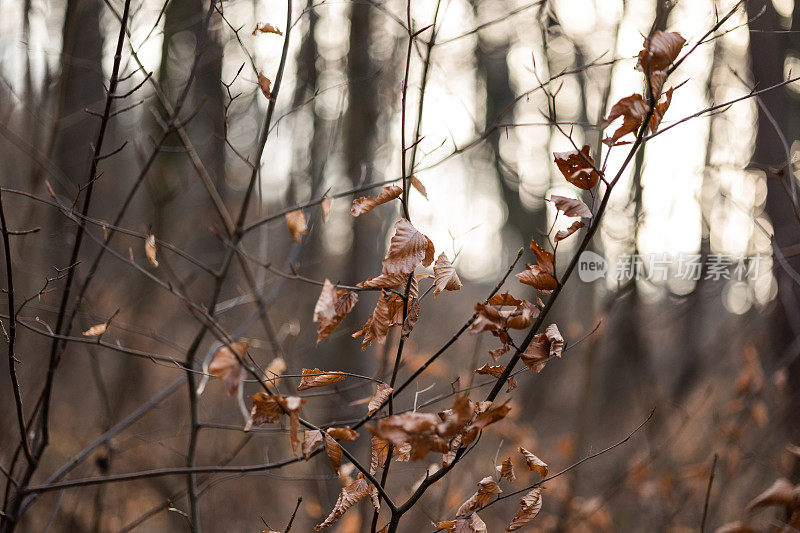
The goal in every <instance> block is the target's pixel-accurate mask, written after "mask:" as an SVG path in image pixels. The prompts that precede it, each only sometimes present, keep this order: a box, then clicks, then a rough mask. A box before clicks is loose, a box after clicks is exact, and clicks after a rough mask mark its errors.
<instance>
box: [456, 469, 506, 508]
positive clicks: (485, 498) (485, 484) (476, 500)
mask: <svg viewBox="0 0 800 533" xmlns="http://www.w3.org/2000/svg"><path fill="white" fill-rule="evenodd" d="M501 492H503V491H502V490H500V487H499V486H498V485H497V482H496V481H495V480H494V479H493V478H492V477H491V476H487V477H485V478H483V479H482V480H480V481H479V482H478V492H476V493H475V494H473V495H472V496H470V498H469V499H468V500H467V501H465V502H464V503H462V504H461V507H459V508H458V511H456V516H457V517H464V516H467V515H469V513H472V512H473V511H475V510H476V509H479V508H481V507H483V506H484V505H486V504H487V503H488V502H489V500H490V499H491V498H492V495H493V494H500V493H501Z"/></svg>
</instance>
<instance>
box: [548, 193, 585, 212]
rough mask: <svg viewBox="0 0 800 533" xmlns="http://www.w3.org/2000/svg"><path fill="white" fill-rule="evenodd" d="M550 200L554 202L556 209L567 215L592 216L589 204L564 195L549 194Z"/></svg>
mask: <svg viewBox="0 0 800 533" xmlns="http://www.w3.org/2000/svg"><path fill="white" fill-rule="evenodd" d="M550 201H551V202H553V204H555V206H556V209H558V210H559V211H561V212H562V213H564V214H565V215H566V216H568V217H585V218H592V210H591V209H589V206H588V205H586V204H585V203H583V202H581V201H580V200H576V199H575V198H567V197H566V196H557V195H555V194H553V195H550Z"/></svg>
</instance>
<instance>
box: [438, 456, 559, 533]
mask: <svg viewBox="0 0 800 533" xmlns="http://www.w3.org/2000/svg"><path fill="white" fill-rule="evenodd" d="M518 451H519V453H520V454H521V455H522V457H523V459H524V460H525V465H526V466H527V468H528V470H529V471H531V472H538V473H539V475H540V476H541V478H542V479H545V478H546V477H547V464H546V463H545V462H544V461H542V460H541V459H539V458H538V457H536V455H534V454H533V453H532V452H530V451H528V450H526V449H525V448H522V447H520V448H519V449H518ZM496 469H497V473H498V475H499V478H500V479H505V480H507V481H508V482H514V481H515V480H516V479H517V476H516V474H515V473H514V464H513V462H512V459H511V457H506V458H505V459H504V460H503V462H502V463H501V465H499V466H497V468H496ZM498 481H499V480H495V479H494V478H492V477H491V476H487V477H485V478H483V479H482V480H480V481H479V482H478V491H477V492H475V494H473V495H472V496H470V497H469V499H467V500H466V501H465V502H464V503H463V504H461V506H460V507H459V508H458V510H457V511H456V517H455V519H453V520H443V521H441V522H437V523H435V524H434V527H435V528H436V529H437V531H448V532H452V533H459V532H464V533H485V532H486V531H487V529H486V524H485V523H484V522H483V520H481V518H480V517H479V516H478V513H477V511H479V510H481V509H482V508H483V507H484V506H486V505H487V504H488V503H489V502H490V501H491V499H492V497H493V495H495V494H500V493H502V492H503V491H502V490H501V489H500V486H499V485H498ZM540 484H541V481H539V482H538V483H536V484H535V485H534V486H532V487H530V490H528V491H527V492H526V493H525V495H524V496H522V498H521V499H520V501H519V508H518V509H517V512H516V514H515V515H514V518H512V520H511V522H510V523H509V524H508V526H506V531H516V530H518V529H520V528H522V527H523V526H524V525H525V524H527V523H528V522H530V521H531V520H533V519H534V518H535V517H536V515H537V514H539V511H540V510H541V509H542V487H541V486H540ZM523 490H526V489H523ZM520 492H522V491H520Z"/></svg>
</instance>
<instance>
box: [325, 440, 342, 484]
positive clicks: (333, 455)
mask: <svg viewBox="0 0 800 533" xmlns="http://www.w3.org/2000/svg"><path fill="white" fill-rule="evenodd" d="M325 453H326V454H327V455H328V459H329V460H330V462H331V466H332V467H333V470H334V471H335V472H336V475H339V468H341V466H342V449H341V448H340V447H339V443H337V442H336V439H334V438H333V437H331V436H330V434H328V433H325Z"/></svg>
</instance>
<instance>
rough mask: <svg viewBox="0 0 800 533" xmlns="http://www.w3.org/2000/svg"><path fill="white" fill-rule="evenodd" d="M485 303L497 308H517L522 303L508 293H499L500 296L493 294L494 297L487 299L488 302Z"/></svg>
mask: <svg viewBox="0 0 800 533" xmlns="http://www.w3.org/2000/svg"><path fill="white" fill-rule="evenodd" d="M487 303H489V304H491V305H496V306H498V307H504V306H506V307H516V306H518V305H519V304H521V303H522V300H518V299H516V298H514V297H513V296H512V295H511V294H510V293H508V292H501V293H500V294H495V295H494V296H492V297H491V298H489V301H488V302H487Z"/></svg>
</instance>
